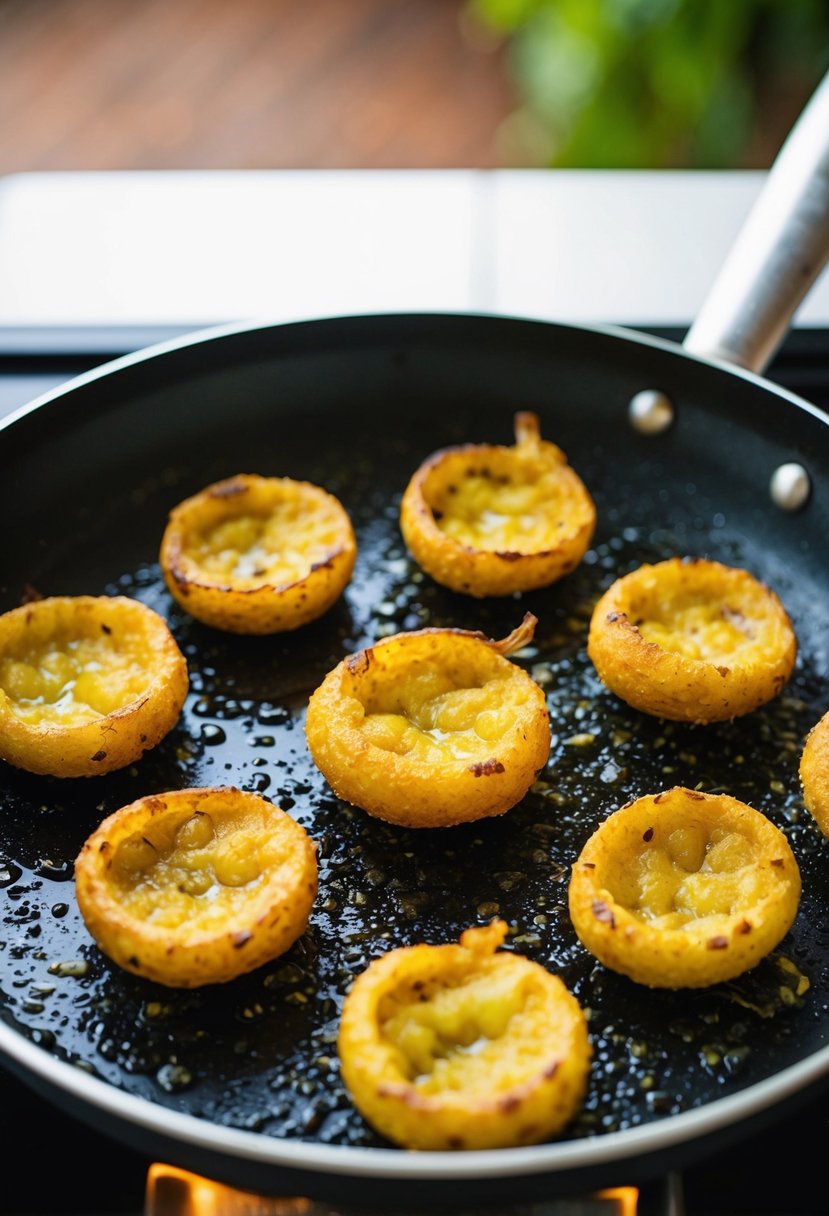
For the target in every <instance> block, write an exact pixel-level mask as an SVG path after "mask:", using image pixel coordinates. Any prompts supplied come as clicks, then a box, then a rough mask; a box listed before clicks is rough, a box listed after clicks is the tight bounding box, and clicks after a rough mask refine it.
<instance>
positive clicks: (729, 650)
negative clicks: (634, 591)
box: [629, 595, 763, 663]
mask: <svg viewBox="0 0 829 1216" xmlns="http://www.w3.org/2000/svg"><path fill="white" fill-rule="evenodd" d="M629 616H630V619H631V620H632V622H633V623H634V624H635V625H636V626H637V628H638V629H639V632H640V633H641V634H642V637H643V638H644V639H645V641H647V642H655V643H656V644H657V646H661V647H662V649H663V650H668V651H670V652H671V653H672V654H678V655H682V657H683V658H686V659H700V660H703V661H705V662H709V663H734V662H739V661H740V659H741V658H743V657H747V655H748V654H749V652H751V651H752V650H753V649H755V648H756V647H757V645H758V642H759V643H762V631H763V625H762V622H761V621H758V620H757V619H755V618H753V617H751V616H748V615H746V613H745V611H744V610H743V609H742V608H737V607H730V606H729V605H728V604H723V603H722V601H721V600H719V599H712V598H703V597H701V598H699V599H696V598H689V597H688V596H687V595H683V596H679V597H670V596H666V597H664V598H662V599H654V600H653V601H652V602H649V603H646V604H640V605H633V606H632V607H631V610H630V612H629Z"/></svg>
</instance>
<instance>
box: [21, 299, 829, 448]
mask: <svg viewBox="0 0 829 1216" xmlns="http://www.w3.org/2000/svg"><path fill="white" fill-rule="evenodd" d="M430 321H434V322H446V321H449V323H450V324H451V323H457V324H463V323H466V322H470V321H473V322H478V321H480V322H483V323H484V324H487V323H491V324H503V323H504V322H508V323H510V324H515V325H520V326H522V327H525V328H526V327H530V328H534V329H538V330H539V331H540V330H542V329H546V330H551V331H552V330H555V331H559V332H562V333H577V334H581V335H592V336H595V337H604V338H610V339H615V340H616V341H619V342H623V343H626V344H628V345H636V346H640V347H643V348H645V349H651V350H658V351H661V352H663V353H665V354H668V355H671V356H674V357H675V358H678V359H680V360H681V361H683V362H688V363H691V364H695V365H698V366H701V367H708V368H711V369H712V370H716V371H718V372H720V373H723V374H725V375H728V376H733V377H736V378H737V379H740V380H744V381H745V382H746V383H748V384H752V385H754V386H755V387H757V388H759V389H762V390H764V391H766V392H768V393H770V394H772V395H773V396H775V397H779V398H780V399H781V400H783V401H786V402H787V403H789V404H790V405H793V406H796V407H797V408H799V409H801V410H803V411H805V412H806V413H808V414H810V415H811V416H812V417H813V418H815V419H816V421H818V422H820V423H823V424H825V425H829V414H827V413H826V412H825V411H823V410H822V409H820V408H819V407H818V406H816V405H814V404H813V403H812V402H811V401H809V400H808V399H807V398H805V397H801V396H800V395H799V394H797V393H794V392H792V391H791V390H790V389H787V388H784V387H783V386H782V385H780V384H777V383H775V382H774V381H773V380H770V379H768V378H767V377H766V376H764V375H761V374H759V373H757V372H752V371H749V370H748V369H747V368H744V367H739V366H738V365H736V364H734V363H729V362H728V361H727V360H725V359H720V358H717V357H715V356H707V355H699V354H696V353H695V352H691V351H687V350H685V348H684V347H683V346H682V344H681V343H679V342H674V341H672V340H670V339H669V338H660V337H657V336H656V335H654V334H648V333H644V332H642V331H640V330H635V329H631V328H630V327H627V326H624V325H610V324H607V325H583V324H580V323H577V322H570V321H560V320H548V319H546V318H543V317H538V316H533V315H530V314H526V315H524V314H520V313H501V312H494V311H487V310H473V311H468V312H467V311H461V310H457V309H447V310H446V311H440V310H435V309H425V310H423V311H417V310H411V311H406V312H393V311H390V312H374V311H369V312H349V313H332V314H326V315H320V316H311V317H307V318H299V319H297V320H294V321H284V320H282V321H280V320H268V319H267V318H264V319H259V320H254V321H251V320H247V321H245V320H243V321H231V322H226V323H223V324H219V325H211V326H207V327H199V328H197V329H194V330H192V331H190V332H188V333H185V334H178V335H176V336H174V337H171V338H166V339H164V340H162V341H160V342H154V343H152V344H151V345H149V346H144V347H141V348H140V349H138V350H135V351H131V352H130V353H128V354H125V355H119V356H117V357H116V358H114V359H107V360H106V361H105V362H103V363H101V364H98V365H97V366H95V367H93V368H90V369H89V370H87V371H85V372H81V373H79V374H78V375H75V376H72V377H70V378H69V379H67V380H66V381H65V382H64V383H62V384H60V385H58V386H57V387H56V388H53V389H49V390H47V391H46V392H45V393H41V394H39V395H38V396H36V397H33V398H32V399H31V400H30V401H28V402H25V403H24V404H23V405H20V406H18V407H17V408H16V409H14V410H12V411H10V412H9V413H8V414H6V415H5V416H4V417H2V418H0V435H2V433H3V431H4V430H6V429H7V428H8V427H10V426H12V425H14V424H15V423H16V422H19V421H20V420H21V419H23V418H25V417H27V416H28V415H29V414H30V413H33V412H34V411H36V410H38V409H41V408H42V407H44V406H47V405H49V404H50V403H51V402H53V401H55V400H58V399H60V398H62V397H65V396H68V395H70V394H71V393H73V392H75V391H77V390H79V389H81V388H84V387H85V386H86V385H88V384H92V383H94V382H96V381H97V380H100V379H104V378H106V377H109V376H112V375H115V374H117V373H119V372H122V371H127V370H129V369H130V368H132V367H136V366H141V365H143V364H145V363H148V362H155V361H159V362H160V361H162V360H163V357H164V356H166V355H174V354H176V353H178V352H180V351H183V350H186V349H188V348H190V347H195V346H202V345H211V346H212V345H215V344H216V343H217V342H218V343H220V342H221V341H222V340H223V339H231V338H234V337H242V336H244V335H248V334H256V333H264V332H266V331H273V332H277V331H278V332H279V333H287V334H291V333H296V334H300V333H302V332H303V331H305V330H307V329H308V328H309V327H313V328H314V329H317V330H318V329H320V328H328V327H331V328H336V327H340V326H343V325H345V326H356V325H367V324H379V325H381V326H382V325H389V324H391V325H406V324H412V325H414V324H418V323H419V324H424V323H427V322H430Z"/></svg>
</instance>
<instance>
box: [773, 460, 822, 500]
mask: <svg viewBox="0 0 829 1216" xmlns="http://www.w3.org/2000/svg"><path fill="white" fill-rule="evenodd" d="M811 489H812V483H811V480H810V479H809V474H808V473H807V472H806V470H805V469H804V467H803V465H802V464H781V465H780V468H779V469H775V470H774V473H773V474H772V478H771V482H770V483H769V492H770V493H771V498H772V502H773V503H775V505H776V506H778V507H780V508H781V510H783V511H799V510H800V508H801V507H802V506H803V504H804V503H805V501H806V499H807V498H808V497H809V494H810V492H811Z"/></svg>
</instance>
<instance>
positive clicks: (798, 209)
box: [683, 74, 829, 372]
mask: <svg viewBox="0 0 829 1216" xmlns="http://www.w3.org/2000/svg"><path fill="white" fill-rule="evenodd" d="M827 258H829V74H827V75H826V76H825V77H824V79H823V81H822V82H821V84H820V85H819V86H818V88H817V90H816V91H815V93H814V94H813V95H812V98H811V100H810V101H809V102H808V103H807V105H806V107H805V109H804V110H803V112H802V114H801V115H800V117H799V118H798V120H797V122H796V123H795V125H794V127H793V128H792V130H791V133H790V134H789V136H788V138H787V139H786V141H785V143H784V144H783V147H782V148H781V149H780V152H779V153H778V155H777V157H776V158H775V161H774V164H773V165H772V167H771V169H770V170H769V174H768V177H767V179H766V182H765V185H764V186H763V189H762V190H761V192H760V195H759V196H758V198H757V200H756V202H755V204H754V206H753V207H752V209H751V211H750V212H749V215H748V218H747V220H746V222H745V224H744V225H743V228H742V229H741V231H740V233H739V235H738V237H737V240H736V242H735V244H734V246H733V248H732V250H731V252H730V253H729V255H728V257H727V258H726V261H725V262H724V264H723V266H722V269H721V270H720V272H719V274H718V275H717V277H716V279H715V280H714V284H713V286H712V288H711V290H710V292H709V294H708V296H707V298H706V299H705V301H704V303H703V305H702V308H701V309H700V311H699V314H698V316H697V318H696V320H695V321H694V323H693V325H692V326H691V328H690V329H689V330H688V333H687V334H686V336H685V341H684V342H683V347H684V349H685V350H687V351H690V352H691V353H693V354H697V355H704V356H706V357H712V358H717V359H725V360H727V361H728V362H729V363H733V364H736V365H737V366H739V367H745V368H747V369H748V370H750V371H754V372H762V371H764V370H765V368H766V366H767V365H768V363H769V362H770V360H771V358H772V356H773V355H774V353H775V351H776V350H777V347H778V346H779V345H780V343H781V342H782V340H783V338H784V337H785V335H786V332H787V330H788V328H789V325H790V323H791V319H792V316H793V315H794V312H795V310H796V308H797V307H798V305H799V304H800V302H801V300H802V299H803V297H804V296H805V295H806V293H807V292H808V290H809V288H810V287H811V286H812V284H813V283H814V281H815V279H816V278H817V276H818V274H819V273H820V271H821V270H822V269H823V267H824V265H825V263H826V261H827Z"/></svg>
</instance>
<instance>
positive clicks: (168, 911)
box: [109, 811, 287, 929]
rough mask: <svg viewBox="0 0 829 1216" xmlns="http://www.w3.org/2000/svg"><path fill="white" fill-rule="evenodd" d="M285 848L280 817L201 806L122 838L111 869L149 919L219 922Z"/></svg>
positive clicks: (126, 903) (128, 907) (126, 897)
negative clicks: (213, 810)
mask: <svg viewBox="0 0 829 1216" xmlns="http://www.w3.org/2000/svg"><path fill="white" fill-rule="evenodd" d="M286 856H287V852H286V846H285V843H284V841H283V840H282V836H281V832H280V831H279V827H278V825H277V826H276V827H275V826H274V825H273V824H272V823H270V824H269V823H267V822H265V820H264V819H263V818H262V817H261V816H259V815H257V813H256V812H250V811H249V812H246V813H244V814H239V815H234V816H229V815H216V814H211V813H209V812H206V811H196V812H195V813H193V814H191V815H190V816H189V817H187V818H186V819H182V818H181V817H180V816H174V815H168V816H166V817H162V818H160V819H158V818H157V819H154V820H153V821H152V822H151V823H150V824H148V825H147V827H146V828H145V829H143V830H141V831H138V832H135V833H134V834H133V835H132V836H129V837H127V838H126V839H125V840H123V841H121V843H120V844H119V845H118V846H117V848H116V850H115V856H114V859H113V863H112V865H111V867H110V870H109V876H110V881H111V882H112V884H113V886H114V887H115V889H116V891H117V895H118V900H119V902H120V903H121V905H122V906H123V908H124V910H125V911H126V912H127V913H128V914H129V915H131V916H134V917H136V918H137V919H140V920H143V921H145V922H146V923H147V924H150V925H155V926H158V927H159V928H165V929H171V928H177V927H178V926H180V925H182V924H185V923H188V922H191V921H194V920H197V921H198V923H199V926H200V928H221V926H222V925H223V923H224V922H225V921H226V919H227V917H228V915H229V914H230V913H231V912H232V910H233V909H234V907H236V906H238V905H240V903H244V902H246V901H247V900H248V899H249V898H250V895H251V892H252V891H254V890H255V889H257V888H258V887H259V886H261V885H262V884H263V883H264V881H265V879H266V876H267V875H268V873H269V872H270V873H273V871H274V870H275V869H276V868H278V867H279V866H280V865H282V864H283V863H284V861H285V857H286Z"/></svg>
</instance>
